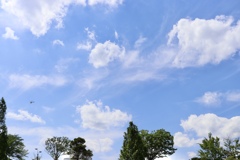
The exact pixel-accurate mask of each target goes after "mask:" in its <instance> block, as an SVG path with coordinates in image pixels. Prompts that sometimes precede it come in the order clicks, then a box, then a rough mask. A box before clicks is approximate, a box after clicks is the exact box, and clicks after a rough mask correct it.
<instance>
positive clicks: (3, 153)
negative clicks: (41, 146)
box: [0, 98, 93, 160]
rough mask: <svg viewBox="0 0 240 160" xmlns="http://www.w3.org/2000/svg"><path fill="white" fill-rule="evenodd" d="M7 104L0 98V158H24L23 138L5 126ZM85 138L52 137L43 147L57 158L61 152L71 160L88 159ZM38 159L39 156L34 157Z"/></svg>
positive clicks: (89, 156) (26, 152)
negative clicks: (9, 131) (10, 131)
mask: <svg viewBox="0 0 240 160" xmlns="http://www.w3.org/2000/svg"><path fill="white" fill-rule="evenodd" d="M6 111H7V105H6V102H5V100H4V98H2V99H1V100H0V160H12V159H17V160H24V158H25V157H27V155H28V150H26V149H25V145H24V143H23V139H22V138H21V137H20V136H19V135H12V134H8V131H7V126H6V122H5V121H6V118H5V116H6ZM85 142H86V141H85V139H83V138H81V137H77V138H74V139H73V140H70V139H69V138H67V137H52V138H48V139H47V140H46V141H45V149H46V151H47V153H48V154H49V155H50V156H51V157H52V158H53V160H58V159H59V157H60V156H61V155H62V154H68V155H70V156H71V160H90V159H91V157H92V156H93V153H92V151H91V150H89V149H87V148H86V145H85ZM34 159H35V160H40V157H38V155H37V157H35V158H34Z"/></svg>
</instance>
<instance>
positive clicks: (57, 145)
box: [45, 137, 70, 160]
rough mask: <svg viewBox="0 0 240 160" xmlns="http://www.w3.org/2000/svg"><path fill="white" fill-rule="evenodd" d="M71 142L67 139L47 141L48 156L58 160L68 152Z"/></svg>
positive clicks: (58, 138) (55, 138) (59, 138)
mask: <svg viewBox="0 0 240 160" xmlns="http://www.w3.org/2000/svg"><path fill="white" fill-rule="evenodd" d="M69 144H70V140H69V139H68V138H67V137H53V138H48V139H47V140H46V141H45V149H46V151H47V152H48V154H49V155H50V156H51V157H52V158H53V159H54V160H58V158H59V157H60V156H61V154H62V153H65V152H68V150H69Z"/></svg>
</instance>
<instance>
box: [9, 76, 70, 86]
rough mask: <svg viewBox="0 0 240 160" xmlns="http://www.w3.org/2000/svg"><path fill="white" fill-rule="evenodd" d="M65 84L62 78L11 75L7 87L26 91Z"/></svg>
mask: <svg viewBox="0 0 240 160" xmlns="http://www.w3.org/2000/svg"><path fill="white" fill-rule="evenodd" d="M66 83H67V79H66V78H64V77H62V76H45V75H29V74H23V75H20V74H11V75H10V76H9V86H10V87H11V88H20V89H23V90H28V89H31V88H35V87H40V86H43V85H52V86H63V85H65V84H66Z"/></svg>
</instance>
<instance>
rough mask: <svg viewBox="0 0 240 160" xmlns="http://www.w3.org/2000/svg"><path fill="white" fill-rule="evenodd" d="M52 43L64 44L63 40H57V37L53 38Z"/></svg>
mask: <svg viewBox="0 0 240 160" xmlns="http://www.w3.org/2000/svg"><path fill="white" fill-rule="evenodd" d="M52 43H53V45H60V46H64V43H63V41H61V40H59V39H55V40H54V41H53V42H52Z"/></svg>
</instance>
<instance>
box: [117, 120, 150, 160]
mask: <svg viewBox="0 0 240 160" xmlns="http://www.w3.org/2000/svg"><path fill="white" fill-rule="evenodd" d="M145 154H146V148H145V146H144V144H143V141H142V138H141V136H140V135H139V131H138V128H137V126H136V125H135V124H133V122H130V123H129V127H128V128H127V132H125V133H124V141H123V146H122V150H121V153H120V158H119V159H120V160H144V159H145Z"/></svg>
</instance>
